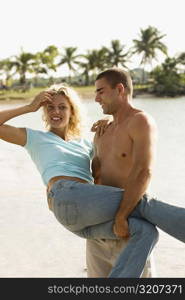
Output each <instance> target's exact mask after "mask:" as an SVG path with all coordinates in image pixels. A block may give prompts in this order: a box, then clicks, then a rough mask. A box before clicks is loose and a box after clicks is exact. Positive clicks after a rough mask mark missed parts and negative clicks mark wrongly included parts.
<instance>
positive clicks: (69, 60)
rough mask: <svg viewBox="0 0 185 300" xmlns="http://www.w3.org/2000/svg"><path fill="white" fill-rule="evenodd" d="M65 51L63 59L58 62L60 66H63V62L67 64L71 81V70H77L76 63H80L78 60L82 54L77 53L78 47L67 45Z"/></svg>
mask: <svg viewBox="0 0 185 300" xmlns="http://www.w3.org/2000/svg"><path fill="white" fill-rule="evenodd" d="M64 50H65V53H64V55H63V56H62V59H61V61H60V62H59V63H58V66H61V65H63V64H67V66H68V69H69V81H71V72H72V71H75V67H74V65H75V64H76V65H77V64H79V61H78V60H77V58H78V57H80V56H81V55H79V54H76V53H75V52H76V50H77V47H66V48H64Z"/></svg>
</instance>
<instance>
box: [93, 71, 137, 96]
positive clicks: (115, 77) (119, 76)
mask: <svg viewBox="0 0 185 300" xmlns="http://www.w3.org/2000/svg"><path fill="white" fill-rule="evenodd" d="M102 78H105V79H106V80H107V82H108V83H109V84H110V86H111V87H112V88H115V87H116V85H117V84H118V83H122V84H123V86H124V87H125V89H126V91H127V94H128V95H130V96H132V91H133V87H132V79H131V77H130V74H129V73H128V72H126V71H125V70H123V69H119V68H111V69H107V70H105V71H103V72H101V73H99V74H98V76H97V77H96V80H98V79H102Z"/></svg>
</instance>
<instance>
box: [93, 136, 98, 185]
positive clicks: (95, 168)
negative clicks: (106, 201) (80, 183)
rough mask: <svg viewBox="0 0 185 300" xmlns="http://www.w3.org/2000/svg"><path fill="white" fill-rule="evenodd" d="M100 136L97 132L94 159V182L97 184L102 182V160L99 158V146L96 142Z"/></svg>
mask: <svg viewBox="0 0 185 300" xmlns="http://www.w3.org/2000/svg"><path fill="white" fill-rule="evenodd" d="M98 137H99V134H98V133H97V132H96V134H95V136H94V141H93V143H94V157H93V160H92V166H91V168H92V176H93V178H94V183H95V184H100V160H99V158H98V155H97V148H96V142H97V139H98Z"/></svg>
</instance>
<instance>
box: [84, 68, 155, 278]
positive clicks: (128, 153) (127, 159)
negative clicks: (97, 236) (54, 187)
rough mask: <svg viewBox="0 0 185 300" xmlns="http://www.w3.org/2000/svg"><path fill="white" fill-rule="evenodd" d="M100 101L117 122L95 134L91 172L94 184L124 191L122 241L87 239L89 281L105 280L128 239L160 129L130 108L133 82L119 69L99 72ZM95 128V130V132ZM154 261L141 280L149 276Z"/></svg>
mask: <svg viewBox="0 0 185 300" xmlns="http://www.w3.org/2000/svg"><path fill="white" fill-rule="evenodd" d="M95 86H96V98H95V101H96V102H98V103H99V104H100V105H101V107H102V109H103V113H104V114H108V115H112V116H113V122H112V123H111V124H110V125H109V126H108V128H107V129H106V131H105V133H104V134H103V135H98V133H96V135H95V139H94V144H95V148H96V152H95V157H94V159H93V164H92V168H93V173H94V177H95V178H96V179H95V180H96V183H98V184H103V185H110V186H115V187H120V188H123V189H124V190H125V193H124V201H123V202H122V203H121V205H120V208H119V210H118V211H117V214H116V217H115V224H114V232H115V234H116V235H117V236H119V237H120V238H121V240H120V241H109V240H94V241H93V240H87V245H86V246H87V248H86V255H87V274H88V277H107V276H108V273H109V272H110V270H111V268H112V265H113V264H114V262H115V260H116V258H117V256H118V254H119V253H120V251H121V248H122V247H124V246H125V245H126V238H128V236H129V232H128V224H127V217H128V215H129V214H130V213H131V211H132V210H133V209H134V207H135V206H136V205H137V203H138V201H139V200H140V199H141V197H142V196H143V194H144V193H145V192H146V190H147V187H148V184H149V182H150V179H151V173H152V168H153V163H154V158H155V145H156V125H155V122H154V120H153V119H152V117H151V116H149V115H148V114H146V113H145V112H143V111H141V110H139V109H136V108H135V107H134V106H133V103H132V91H133V88H132V81H131V78H130V76H129V74H128V73H127V72H125V71H123V70H121V69H117V68H116V69H115V68H114V69H109V70H107V71H105V72H102V73H100V74H99V75H98V76H97V78H96V82H95ZM95 128H96V124H95V125H94V127H93V129H92V130H95ZM150 268H151V267H150V262H148V263H147V265H146V267H145V270H144V272H143V277H151V272H150Z"/></svg>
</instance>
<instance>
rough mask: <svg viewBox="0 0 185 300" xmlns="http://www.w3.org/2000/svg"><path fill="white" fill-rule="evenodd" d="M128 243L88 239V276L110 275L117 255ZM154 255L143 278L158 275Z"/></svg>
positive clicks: (146, 266) (148, 261)
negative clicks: (153, 260)
mask: <svg viewBox="0 0 185 300" xmlns="http://www.w3.org/2000/svg"><path fill="white" fill-rule="evenodd" d="M126 244H127V240H105V239H99V240H91V239H87V240H86V264H87V277H94V278H97V277H103V278H106V277H108V274H109V272H110V271H111V269H112V267H113V265H114V263H115V261H116V258H117V256H118V255H119V253H120V252H121V249H123V248H124V247H125V246H126ZM152 259H153V258H152V256H150V259H148V260H147V262H146V265H145V268H144V271H143V274H142V276H141V277H142V278H149V277H156V275H155V274H154V272H155V271H154V266H153V262H152Z"/></svg>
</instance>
